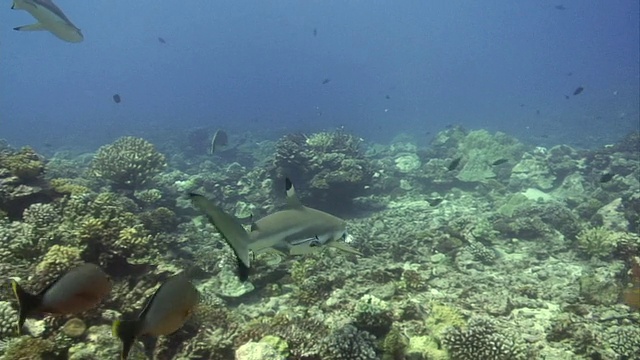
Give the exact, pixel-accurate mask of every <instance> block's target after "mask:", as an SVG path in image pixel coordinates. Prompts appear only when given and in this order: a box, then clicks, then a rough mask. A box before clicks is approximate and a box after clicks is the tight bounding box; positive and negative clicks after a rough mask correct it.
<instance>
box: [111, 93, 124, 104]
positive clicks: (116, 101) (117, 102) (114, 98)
mask: <svg viewBox="0 0 640 360" xmlns="http://www.w3.org/2000/svg"><path fill="white" fill-rule="evenodd" d="M113 101H114V102H115V103H116V104H120V101H122V99H120V95H118V94H115V95H113Z"/></svg>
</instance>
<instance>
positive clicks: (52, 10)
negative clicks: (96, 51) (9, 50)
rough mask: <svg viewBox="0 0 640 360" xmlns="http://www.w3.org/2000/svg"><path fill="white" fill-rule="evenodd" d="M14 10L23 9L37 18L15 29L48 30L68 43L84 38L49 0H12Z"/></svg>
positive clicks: (77, 41)
mask: <svg viewBox="0 0 640 360" xmlns="http://www.w3.org/2000/svg"><path fill="white" fill-rule="evenodd" d="M11 8H12V9H14V10H25V11H26V12H28V13H29V14H31V16H33V17H34V18H36V20H38V22H37V23H35V24H31V25H24V26H18V27H16V28H13V30H17V31H49V32H50V33H52V34H53V35H55V36H57V37H58V38H59V39H62V40H64V41H67V42H70V43H79V42H81V41H82V40H84V36H82V32H81V31H80V29H78V28H77V27H76V26H75V25H73V23H72V22H71V21H70V20H69V18H67V16H66V15H65V14H64V13H63V12H62V10H60V8H59V7H57V6H56V4H54V3H53V1H51V0H13V5H12V6H11Z"/></svg>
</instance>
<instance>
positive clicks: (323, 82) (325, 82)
mask: <svg viewBox="0 0 640 360" xmlns="http://www.w3.org/2000/svg"><path fill="white" fill-rule="evenodd" d="M329 81H331V79H329V78H326V79H324V80H322V85H324V84H328V83H329Z"/></svg>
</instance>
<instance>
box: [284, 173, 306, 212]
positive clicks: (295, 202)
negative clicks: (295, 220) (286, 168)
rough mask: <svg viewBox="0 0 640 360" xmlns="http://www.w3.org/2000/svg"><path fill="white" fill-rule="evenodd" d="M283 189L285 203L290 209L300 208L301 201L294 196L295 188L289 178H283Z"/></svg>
mask: <svg viewBox="0 0 640 360" xmlns="http://www.w3.org/2000/svg"><path fill="white" fill-rule="evenodd" d="M284 183H285V190H286V191H287V205H289V208H291V209H302V208H303V206H302V203H301V202H300V200H299V199H298V197H297V196H296V188H294V187H293V183H292V182H291V180H289V178H285V181H284Z"/></svg>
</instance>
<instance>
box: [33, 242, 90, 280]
mask: <svg viewBox="0 0 640 360" xmlns="http://www.w3.org/2000/svg"><path fill="white" fill-rule="evenodd" d="M81 252H82V250H81V249H79V248H76V247H71V246H62V245H53V246H52V247H51V248H50V249H49V251H47V253H46V254H45V255H44V257H43V258H42V260H40V262H39V263H38V265H37V266H36V273H37V274H38V278H39V279H40V281H41V283H42V284H43V285H47V284H48V283H50V282H51V281H53V280H55V279H56V278H58V277H59V276H60V275H62V274H63V273H64V272H65V271H67V270H68V269H70V268H71V267H72V266H74V265H77V264H78V263H80V262H81V259H80V253H81Z"/></svg>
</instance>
